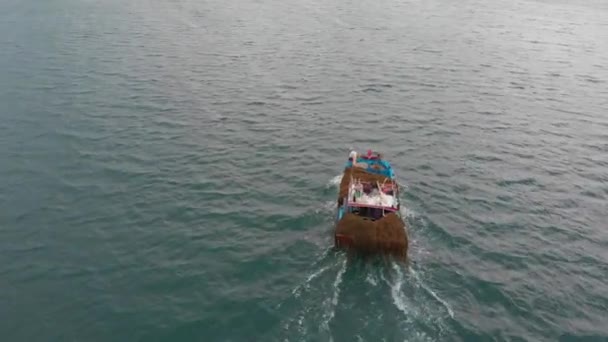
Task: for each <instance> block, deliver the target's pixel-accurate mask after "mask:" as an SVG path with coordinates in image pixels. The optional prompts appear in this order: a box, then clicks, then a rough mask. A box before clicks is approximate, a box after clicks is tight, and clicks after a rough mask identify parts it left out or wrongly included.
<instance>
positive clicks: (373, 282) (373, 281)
mask: <svg viewBox="0 0 608 342" xmlns="http://www.w3.org/2000/svg"><path fill="white" fill-rule="evenodd" d="M365 281H367V282H368V283H370V284H371V285H373V286H377V285H378V281H377V280H376V277H374V275H373V274H371V273H368V274H367V277H365Z"/></svg>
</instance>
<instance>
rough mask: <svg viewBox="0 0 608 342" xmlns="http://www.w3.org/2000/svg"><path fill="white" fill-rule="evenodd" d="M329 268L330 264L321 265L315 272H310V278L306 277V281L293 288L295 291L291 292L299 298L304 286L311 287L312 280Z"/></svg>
mask: <svg viewBox="0 0 608 342" xmlns="http://www.w3.org/2000/svg"><path fill="white" fill-rule="evenodd" d="M328 269H329V266H324V267H321V268H320V269H318V270H316V271H315V272H313V273H312V274H310V275H309V276H308V278H306V281H305V282H304V283H302V284H300V285H298V286H297V287H296V288H295V289H293V291H291V293H292V294H293V295H294V296H295V297H296V298H297V297H299V296H300V292H301V291H302V288H306V289H308V288H309V287H310V282H311V281H312V280H313V279H315V278H316V277H318V276H320V275H321V274H323V273H324V272H325V271H327V270H328Z"/></svg>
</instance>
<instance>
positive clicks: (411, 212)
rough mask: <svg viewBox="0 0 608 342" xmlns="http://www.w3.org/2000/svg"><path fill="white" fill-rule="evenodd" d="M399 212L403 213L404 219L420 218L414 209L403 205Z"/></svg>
mask: <svg viewBox="0 0 608 342" xmlns="http://www.w3.org/2000/svg"><path fill="white" fill-rule="evenodd" d="M399 212H400V213H401V216H403V217H410V218H417V217H418V214H416V212H415V211H414V210H413V209H410V208H408V207H406V206H404V205H403V204H402V205H401V208H399Z"/></svg>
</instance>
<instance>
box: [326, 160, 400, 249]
mask: <svg viewBox="0 0 608 342" xmlns="http://www.w3.org/2000/svg"><path fill="white" fill-rule="evenodd" d="M400 208H401V203H400V201H399V185H398V184H397V181H396V179H395V173H394V171H393V168H392V166H391V164H390V163H389V162H388V161H386V160H384V159H383V158H382V155H381V154H380V153H378V152H373V151H371V150H368V151H367V154H365V155H360V154H359V153H357V152H356V151H351V152H350V155H349V158H348V160H347V162H346V165H345V167H344V174H343V176H342V181H341V182H340V189H339V194H338V208H337V214H336V225H335V232H334V237H335V238H334V243H335V246H336V247H337V248H345V249H349V250H352V251H356V252H362V253H374V254H377V253H383V254H391V255H394V256H397V257H399V258H402V259H406V258H407V248H408V238H407V232H406V227H405V222H404V220H403V219H402V217H401V213H400Z"/></svg>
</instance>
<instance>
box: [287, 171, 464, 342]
mask: <svg viewBox="0 0 608 342" xmlns="http://www.w3.org/2000/svg"><path fill="white" fill-rule="evenodd" d="M340 179H341V175H340V176H336V177H333V178H332V179H330V180H329V181H328V186H335V187H337V186H338V185H339V184H340ZM334 205H335V204H334V202H333V201H331V202H329V201H328V202H327V204H322V205H321V207H323V208H326V209H327V211H328V212H329V211H330V209H331V210H333V208H334ZM323 211H324V210H323ZM401 213H402V214H403V216H404V217H406V218H407V219H408V221H410V223H411V227H410V229H409V230H410V233H411V235H410V236H411V237H412V240H413V241H414V243H413V246H412V247H414V248H412V249H411V252H410V258H411V259H414V260H413V261H414V265H410V266H404V265H402V264H400V263H397V262H395V261H390V262H389V263H388V264H386V263H378V264H376V263H375V262H372V263H371V264H369V263H366V262H359V261H357V260H351V259H350V258H348V257H347V255H346V254H345V253H343V252H337V251H335V250H334V249H333V246H327V247H326V248H325V249H323V250H322V252H321V253H319V255H318V257H317V258H316V260H315V261H313V262H312V263H311V265H310V271H309V272H308V273H307V274H306V275H305V276H303V277H302V282H301V283H300V284H299V285H297V286H296V287H295V288H294V289H293V290H292V291H291V294H290V295H291V296H290V297H289V298H288V299H287V300H286V301H285V302H284V303H282V311H285V312H286V315H285V317H284V320H283V324H282V325H281V330H282V335H283V337H282V338H281V340H283V341H302V340H311V339H312V340H329V341H333V339H334V338H336V339H337V337H338V336H340V338H341V339H343V338H346V337H345V336H349V334H350V335H351V336H350V338H346V339H349V340H357V339H359V340H382V338H381V337H382V336H387V339H388V336H392V337H391V339H394V337H397V336H400V337H399V339H405V340H413V341H431V340H441V339H443V338H447V337H448V336H450V335H449V331H450V328H449V324H448V323H449V320H450V319H453V318H454V310H453V309H452V307H451V306H450V304H449V302H448V300H446V299H444V298H442V297H441V296H440V295H439V294H438V291H436V290H435V289H433V286H432V284H431V282H429V280H428V279H426V277H425V272H424V268H421V267H422V266H421V265H423V263H422V264H421V263H416V261H420V260H416V259H420V258H422V259H424V255H425V253H424V252H421V251H423V250H424V248H422V247H424V245H425V244H424V234H422V236H421V237H420V239H422V240H421V241H418V240H416V239H415V237H416V236H417V235H419V234H417V233H419V232H420V231H424V229H425V228H424V226H425V222H424V221H423V219H422V217H421V216H419V214H418V213H416V212H415V211H414V210H411V209H409V208H406V207H405V206H402V208H401ZM418 245H420V246H418ZM391 311H394V312H391ZM290 312H291V313H290ZM361 322H363V324H361Z"/></svg>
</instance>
